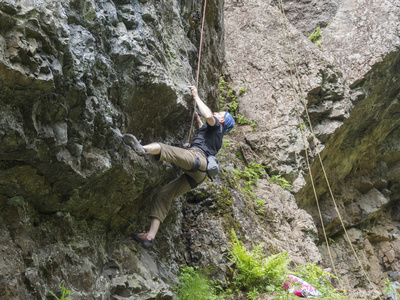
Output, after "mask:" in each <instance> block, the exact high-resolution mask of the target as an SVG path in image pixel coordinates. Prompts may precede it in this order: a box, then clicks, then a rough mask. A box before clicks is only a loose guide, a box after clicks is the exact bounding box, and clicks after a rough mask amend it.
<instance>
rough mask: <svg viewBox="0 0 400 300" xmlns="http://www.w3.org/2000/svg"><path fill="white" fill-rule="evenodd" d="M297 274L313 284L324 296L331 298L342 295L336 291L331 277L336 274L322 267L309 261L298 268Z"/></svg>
mask: <svg viewBox="0 0 400 300" xmlns="http://www.w3.org/2000/svg"><path fill="white" fill-rule="evenodd" d="M296 276H298V277H300V278H302V279H304V280H305V281H307V282H309V283H311V282H312V285H313V286H314V287H315V288H316V289H317V290H318V291H319V292H320V293H321V294H322V295H324V297H329V298H340V297H341V296H342V295H341V294H337V293H335V291H334V289H333V287H332V284H331V283H330V280H329V278H330V277H332V278H335V279H337V277H336V276H334V275H332V274H331V273H328V272H325V271H323V270H322V269H321V268H320V267H318V266H316V265H314V264H310V263H307V264H305V265H301V266H298V267H297V268H296Z"/></svg>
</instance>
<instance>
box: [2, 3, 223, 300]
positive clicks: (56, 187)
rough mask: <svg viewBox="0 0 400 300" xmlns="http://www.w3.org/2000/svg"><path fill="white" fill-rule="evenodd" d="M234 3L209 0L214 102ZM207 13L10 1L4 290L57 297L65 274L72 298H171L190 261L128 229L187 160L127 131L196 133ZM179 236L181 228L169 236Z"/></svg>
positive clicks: (208, 71) (198, 8)
mask: <svg viewBox="0 0 400 300" xmlns="http://www.w3.org/2000/svg"><path fill="white" fill-rule="evenodd" d="M222 8H223V6H222V3H219V2H217V1H209V2H208V8H207V18H206V24H205V30H204V32H205V35H204V40H203V47H204V49H205V51H203V56H202V66H203V67H202V68H201V71H200V82H199V85H200V88H199V89H200V92H201V95H202V97H203V99H204V100H205V101H207V102H208V104H209V105H210V106H211V107H215V106H216V102H215V99H216V98H217V93H218V86H217V81H218V78H219V74H220V68H221V64H222V59H223V53H224V51H223V49H224V48H223V47H224V42H223V40H224V35H223V14H222ZM202 9H203V7H202V5H201V4H200V3H196V2H194V1H146V0H144V1H142V0H141V1H136V0H132V1H131V0H118V1H106V0H104V1H92V0H71V1H68V0H66V1H46V0H35V1H22V0H21V1H20V0H15V1H14V0H7V1H2V2H1V3H0V86H1V90H2V93H1V95H0V140H1V144H0V211H1V212H0V220H1V221H0V224H1V227H2V229H1V230H2V235H1V243H0V247H1V253H2V259H1V262H0V269H1V270H2V271H1V272H0V298H7V299H17V298H18V299H46V297H47V296H48V295H49V292H48V290H52V291H53V292H56V293H57V294H59V291H60V288H61V284H62V282H65V283H66V286H68V288H69V289H71V290H72V292H73V295H74V299H89V298H90V299H92V298H95V299H110V297H111V296H112V295H116V296H121V297H122V296H123V297H128V298H129V297H131V298H132V297H133V298H135V299H150V298H155V297H158V298H159V299H171V298H172V292H171V287H170V286H171V285H172V283H173V282H174V281H175V280H176V271H177V269H178V265H179V261H180V260H182V259H180V258H179V257H178V258H176V260H173V261H172V262H171V259H170V257H171V256H172V254H171V249H168V251H161V254H160V253H159V252H155V253H150V254H149V253H147V252H143V251H142V250H140V248H137V247H136V246H135V243H134V242H133V241H129V240H127V238H128V236H129V234H130V233H132V232H136V231H139V230H140V231H141V230H143V229H144V227H143V228H141V227H140V226H144V225H145V224H146V225H147V218H146V214H147V212H148V209H149V206H148V203H149V200H150V199H151V196H152V194H153V193H154V191H155V190H156V189H157V188H158V187H159V186H160V185H161V184H164V183H165V182H166V181H167V180H169V179H171V178H173V177H175V176H176V172H177V170H176V169H174V168H172V166H171V165H167V164H161V165H157V164H155V163H154V162H152V161H150V160H146V159H143V158H139V157H138V156H137V155H136V154H135V153H134V152H133V151H132V150H131V149H130V148H129V147H127V146H126V145H124V144H123V143H122V140H121V136H122V133H125V132H133V133H135V134H136V135H137V136H138V138H140V139H142V141H143V142H144V143H147V142H151V141H154V140H161V141H167V142H168V143H170V144H176V145H180V144H181V143H183V142H185V139H186V138H187V135H188V131H189V127H190V118H191V111H192V107H193V104H192V98H191V95H190V93H189V90H188V89H187V86H188V85H193V84H195V78H196V69H197V57H198V50H199V40H200V27H201V16H202ZM204 66H208V67H206V68H205V67H204ZM166 227H167V228H168V225H166ZM178 234H179V227H173V228H172V229H171V228H170V234H169V235H168V236H170V237H171V238H172V237H174V238H176V236H178ZM165 245H166V246H167V245H168V242H167V243H166V244H165ZM176 252H177V253H179V251H176ZM173 255H178V254H173ZM162 257H163V258H162ZM162 261H164V262H168V261H170V262H171V263H168V266H164V265H163V264H164V263H163V262H162Z"/></svg>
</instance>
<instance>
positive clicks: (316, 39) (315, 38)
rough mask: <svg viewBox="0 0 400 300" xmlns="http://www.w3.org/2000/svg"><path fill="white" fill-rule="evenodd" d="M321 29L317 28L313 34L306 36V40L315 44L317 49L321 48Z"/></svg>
mask: <svg viewBox="0 0 400 300" xmlns="http://www.w3.org/2000/svg"><path fill="white" fill-rule="evenodd" d="M321 37H322V35H321V27H319V26H318V27H317V28H316V29H315V31H314V32H313V33H310V34H309V35H308V39H309V40H310V41H311V42H313V43H314V44H316V45H317V46H318V47H321Z"/></svg>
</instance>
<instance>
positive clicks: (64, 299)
mask: <svg viewBox="0 0 400 300" xmlns="http://www.w3.org/2000/svg"><path fill="white" fill-rule="evenodd" d="M49 293H50V294H52V295H53V296H54V297H55V298H56V299H57V300H72V299H71V298H67V296H68V295H69V293H71V291H70V290H68V289H67V288H65V286H64V283H63V284H62V286H61V298H58V297H57V296H56V294H54V293H53V292H52V291H49Z"/></svg>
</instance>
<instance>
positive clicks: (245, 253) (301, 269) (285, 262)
mask: <svg viewBox="0 0 400 300" xmlns="http://www.w3.org/2000/svg"><path fill="white" fill-rule="evenodd" d="M230 246H231V247H230V250H229V257H228V258H229V259H230V260H231V261H232V263H233V265H232V267H231V271H232V274H231V278H227V287H225V288H223V287H222V286H221V282H220V281H219V280H210V279H208V277H207V276H206V275H205V274H204V273H202V272H200V271H199V270H198V268H197V267H188V266H184V267H182V268H181V271H180V274H179V283H178V285H177V286H176V287H175V292H176V293H177V296H178V299H180V300H191V299H206V300H207V299H212V300H214V299H215V300H218V299H221V300H222V299H234V298H235V296H236V295H243V294H245V295H246V298H247V299H254V300H256V299H258V297H259V295H260V294H261V293H267V294H274V297H275V299H298V297H297V296H294V295H293V294H288V293H287V292H286V291H284V289H283V286H282V282H283V281H284V280H285V275H286V274H293V275H296V276H298V277H300V278H302V279H304V280H305V281H307V282H308V283H310V284H312V285H313V286H314V287H316V288H317V289H318V290H319V291H320V292H321V293H322V295H323V298H322V299H334V298H341V299H349V298H348V297H347V296H344V295H343V294H339V293H335V290H334V289H333V288H332V286H331V284H330V280H329V278H330V277H332V278H335V277H334V276H333V275H332V274H330V273H328V272H324V271H322V270H321V269H320V268H319V267H318V266H316V265H314V264H310V263H307V264H306V265H301V266H298V267H297V268H296V269H295V270H294V271H291V270H290V269H289V264H290V262H291V259H290V257H289V254H288V253H287V252H280V253H278V254H273V255H270V256H268V257H267V256H265V255H264V253H263V251H262V248H263V244H262V243H260V244H259V245H258V246H253V250H252V251H249V250H247V249H246V247H245V246H244V244H243V243H242V242H241V241H240V240H239V238H238V237H237V235H236V233H235V231H234V230H233V229H231V242H230Z"/></svg>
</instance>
